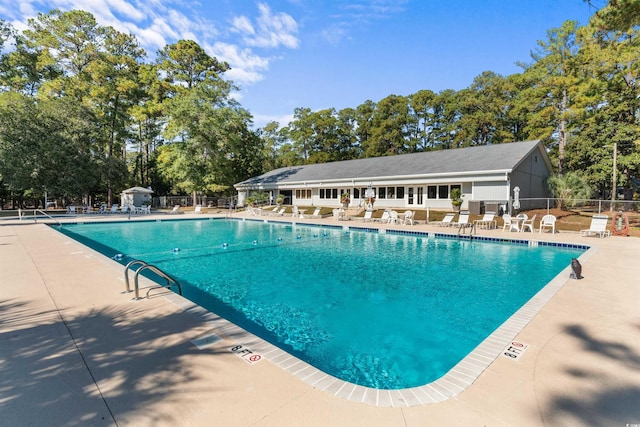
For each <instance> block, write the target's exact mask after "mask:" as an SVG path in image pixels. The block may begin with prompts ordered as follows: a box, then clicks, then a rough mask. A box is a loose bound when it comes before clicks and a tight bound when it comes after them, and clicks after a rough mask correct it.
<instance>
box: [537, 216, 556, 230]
mask: <svg viewBox="0 0 640 427" xmlns="http://www.w3.org/2000/svg"><path fill="white" fill-rule="evenodd" d="M545 228H550V229H551V233H552V234H555V232H556V217H555V216H553V215H545V216H543V217H542V219H541V220H540V233H542V230H543V229H545Z"/></svg>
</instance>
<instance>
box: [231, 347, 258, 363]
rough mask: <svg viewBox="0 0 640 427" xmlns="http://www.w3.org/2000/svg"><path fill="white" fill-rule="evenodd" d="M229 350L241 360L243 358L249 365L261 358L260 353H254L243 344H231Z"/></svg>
mask: <svg viewBox="0 0 640 427" xmlns="http://www.w3.org/2000/svg"><path fill="white" fill-rule="evenodd" d="M229 350H231V352H232V353H233V354H235V355H236V356H238V357H239V358H241V359H242V360H244V361H245V362H247V363H248V364H250V365H253V364H254V363H258V362H259V361H261V360H262V355H261V354H259V353H255V352H253V351H251V350H249V349H248V348H247V347H245V346H243V345H236V346H233V347H231V348H230V349H229Z"/></svg>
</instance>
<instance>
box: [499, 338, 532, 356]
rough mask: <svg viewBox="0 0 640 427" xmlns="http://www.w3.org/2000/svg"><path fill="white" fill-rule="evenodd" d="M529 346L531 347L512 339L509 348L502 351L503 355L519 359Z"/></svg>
mask: <svg viewBox="0 0 640 427" xmlns="http://www.w3.org/2000/svg"><path fill="white" fill-rule="evenodd" d="M527 347H529V345H528V344H523V343H521V342H518V341H512V342H511V344H509V345H508V346H507V348H505V349H504V350H503V351H502V355H503V356H504V357H508V358H510V359H518V358H519V357H520V356H522V355H523V354H524V352H525V350H526V349H527Z"/></svg>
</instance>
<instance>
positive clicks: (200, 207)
mask: <svg viewBox="0 0 640 427" xmlns="http://www.w3.org/2000/svg"><path fill="white" fill-rule="evenodd" d="M193 213H196V214H199V213H202V205H196V207H195V208H194V209H193Z"/></svg>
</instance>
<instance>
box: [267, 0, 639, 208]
mask: <svg viewBox="0 0 640 427" xmlns="http://www.w3.org/2000/svg"><path fill="white" fill-rule="evenodd" d="M639 24H640V1H639V0H611V1H610V2H609V4H608V5H607V6H606V7H604V8H602V9H600V10H599V11H598V12H597V13H595V14H594V16H593V17H592V19H591V21H590V23H589V24H588V25H586V26H582V27H581V26H579V25H578V24H577V22H574V21H566V22H564V23H563V24H562V26H561V27H559V28H553V29H550V30H548V31H547V38H546V39H545V40H541V41H539V42H538V45H537V47H536V48H535V49H534V50H533V51H532V52H531V61H530V62H529V63H520V64H519V65H520V66H521V68H522V72H521V73H517V74H513V75H508V76H502V75H499V74H496V73H494V72H491V71H486V72H483V73H482V74H480V75H479V76H477V77H476V78H475V79H474V80H473V82H472V83H471V85H470V86H469V87H467V88H465V89H463V90H459V91H454V90H443V91H441V92H438V93H435V92H433V91H431V90H428V89H424V90H420V91H418V92H416V93H414V94H411V95H408V96H401V95H395V94H393V95H389V96H387V97H385V98H383V99H381V100H379V101H378V102H374V101H371V100H367V101H365V102H364V103H363V104H361V105H358V106H356V107H355V108H345V109H343V110H339V111H336V110H335V109H325V110H320V111H311V110H310V109H309V108H296V109H295V111H294V119H293V121H291V122H290V123H288V124H287V125H286V126H282V127H281V126H280V124H279V123H276V122H272V123H269V124H268V125H267V126H266V127H265V128H264V130H263V131H264V133H263V137H264V138H265V141H266V145H265V147H266V150H267V151H266V152H265V156H266V157H268V158H269V163H268V167H269V168H274V167H281V166H289V165H297V164H305V163H318V162H327V161H336V160H345V159H357V158H363V157H374V156H389V155H395V154H404V153H413V152H418V151H428V150H440V149H449V148H456V147H468V146H474V145H487V144H501V143H508V142H513V141H523V140H529V139H540V140H541V141H542V142H543V143H544V144H545V146H546V147H547V148H548V150H549V153H550V156H551V158H552V161H553V162H554V165H555V168H556V171H557V174H558V175H559V176H562V175H563V174H564V173H565V172H577V173H579V174H581V176H583V177H584V178H585V179H586V180H587V182H588V183H589V184H590V185H591V187H592V188H594V189H596V190H597V192H596V195H602V194H604V193H605V192H606V191H608V190H609V189H610V188H611V182H612V181H611V180H612V171H613V149H614V143H616V146H617V150H618V153H617V155H618V162H617V168H618V176H619V177H620V178H619V180H618V183H619V185H621V186H623V187H624V188H625V190H626V192H627V197H630V196H631V194H633V192H634V191H636V190H637V187H638V185H640V122H639V120H640V108H639V107H640V105H639V102H640V38H639V36H640V33H639V30H640V27H639Z"/></svg>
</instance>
